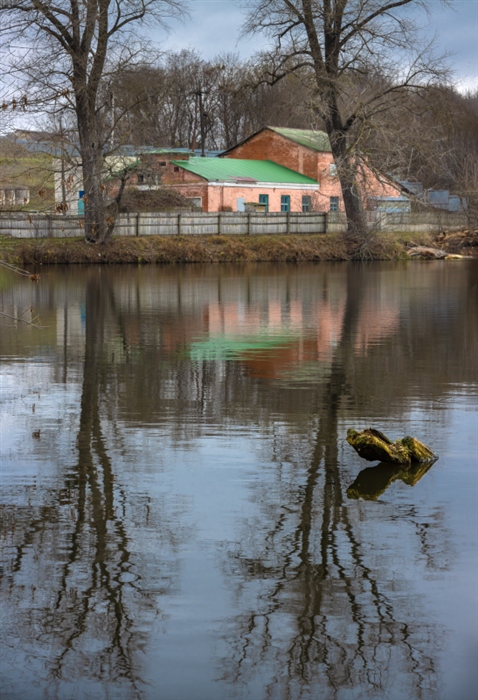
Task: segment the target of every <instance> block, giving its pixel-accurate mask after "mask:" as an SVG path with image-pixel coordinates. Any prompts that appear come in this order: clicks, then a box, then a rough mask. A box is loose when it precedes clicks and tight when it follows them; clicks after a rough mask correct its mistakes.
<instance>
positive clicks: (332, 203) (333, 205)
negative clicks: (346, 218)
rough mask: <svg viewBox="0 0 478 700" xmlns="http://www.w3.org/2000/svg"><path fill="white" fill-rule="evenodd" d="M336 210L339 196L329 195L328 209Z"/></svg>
mask: <svg viewBox="0 0 478 700" xmlns="http://www.w3.org/2000/svg"><path fill="white" fill-rule="evenodd" d="M338 210H339V198H338V197H331V198H330V209H329V211H338Z"/></svg>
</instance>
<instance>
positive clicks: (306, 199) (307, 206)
mask: <svg viewBox="0 0 478 700" xmlns="http://www.w3.org/2000/svg"><path fill="white" fill-rule="evenodd" d="M302 211H312V197H311V196H310V195H308V194H304V195H303V197H302Z"/></svg>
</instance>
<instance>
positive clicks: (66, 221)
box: [0, 211, 467, 238]
mask: <svg viewBox="0 0 478 700" xmlns="http://www.w3.org/2000/svg"><path fill="white" fill-rule="evenodd" d="M367 219H368V223H369V226H370V228H373V229H376V230H378V231H403V232H421V231H430V232H433V231H439V230H442V229H447V230H458V229H460V228H462V227H464V226H466V222H467V219H466V214H463V213H450V212H444V211H437V212H423V213H422V212H420V213H410V214H406V213H402V214H394V213H386V212H377V211H373V212H367ZM82 226H83V219H82V217H80V216H62V215H59V214H28V213H26V212H4V213H1V214H0V236H5V235H7V236H12V237H14V238H50V237H53V238H72V237H75V236H82V235H83V228H82ZM345 229H346V219H345V214H343V213H342V212H331V213H325V212H311V213H281V214H273V213H270V214H265V213H257V212H245V213H243V212H221V213H203V212H168V213H158V214H154V213H139V214H121V215H120V216H119V217H118V220H117V223H116V227H115V235H116V236H177V235H184V236H190V235H196V236H205V235H207V236H211V235H225V236H242V235H264V234H266V235H267V234H270V235H277V234H324V233H341V232H342V231H345Z"/></svg>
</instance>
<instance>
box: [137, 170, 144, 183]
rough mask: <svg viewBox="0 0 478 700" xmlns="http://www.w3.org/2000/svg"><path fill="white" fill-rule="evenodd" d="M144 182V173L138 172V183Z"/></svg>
mask: <svg viewBox="0 0 478 700" xmlns="http://www.w3.org/2000/svg"><path fill="white" fill-rule="evenodd" d="M143 182H144V175H142V174H141V173H139V174H138V185H142V184H143Z"/></svg>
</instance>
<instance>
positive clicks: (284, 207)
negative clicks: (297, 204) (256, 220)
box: [280, 194, 290, 211]
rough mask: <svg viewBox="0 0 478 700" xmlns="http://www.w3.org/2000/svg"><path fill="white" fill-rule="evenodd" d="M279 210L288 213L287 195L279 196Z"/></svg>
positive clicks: (288, 198) (288, 200) (288, 196)
mask: <svg viewBox="0 0 478 700" xmlns="http://www.w3.org/2000/svg"><path fill="white" fill-rule="evenodd" d="M280 210H281V211H290V195H289V194H283V195H281V198H280Z"/></svg>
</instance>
